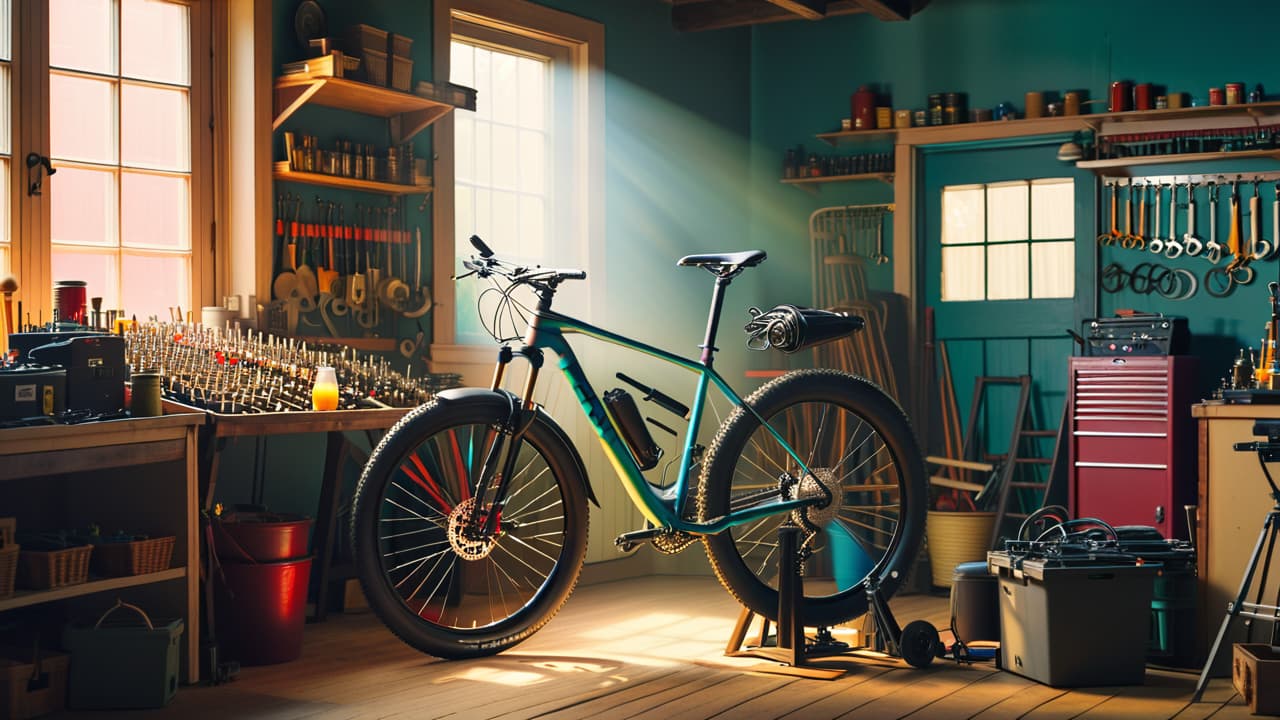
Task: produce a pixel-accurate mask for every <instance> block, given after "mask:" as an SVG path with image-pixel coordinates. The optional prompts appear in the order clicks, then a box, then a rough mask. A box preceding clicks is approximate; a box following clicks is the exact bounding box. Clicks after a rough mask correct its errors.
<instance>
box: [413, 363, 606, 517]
mask: <svg viewBox="0 0 1280 720" xmlns="http://www.w3.org/2000/svg"><path fill="white" fill-rule="evenodd" d="M485 401H488V402H492V403H493V404H494V406H495V407H499V408H502V409H504V410H505V409H509V408H512V407H519V406H520V398H519V397H517V396H516V395H515V393H512V392H508V391H506V390H490V389H488V388H479V387H463V388H450V389H448V390H441V391H440V392H438V393H436V402H438V403H440V404H441V405H446V406H447V405H450V404H452V403H457V402H485ZM535 412H537V413H538V415H539V416H540V417H541V418H542V419H543V420H544V421H545V422H546V424H547V426H548V427H550V428H551V429H552V431H553V432H554V433H555V434H556V437H557V439H559V440H560V441H562V442H563V443H564V445H565V447H567V448H569V455H570V456H571V457H572V458H573V462H574V463H575V464H576V465H577V466H578V474H579V476H581V477H582V489H583V490H585V491H586V493H587V499H588V500H590V501H591V503H592V504H593V505H595V506H596V507H600V501H599V500H597V499H596V494H595V492H594V491H593V490H592V489H591V478H590V477H589V476H588V475H587V465H586V463H584V462H582V456H581V455H580V454H579V453H578V448H577V447H576V446H575V445H574V444H573V442H572V441H571V440H570V439H569V435H568V433H566V432H565V431H564V428H562V427H560V425H559V423H557V422H556V421H555V420H553V419H552V418H551V416H550V415H548V414H547V413H546V412H545V411H544V410H543V409H542V408H538V409H537V410H536V411H535Z"/></svg>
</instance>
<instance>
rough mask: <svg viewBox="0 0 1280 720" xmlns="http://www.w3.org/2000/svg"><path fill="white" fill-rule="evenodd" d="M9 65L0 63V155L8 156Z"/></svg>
mask: <svg viewBox="0 0 1280 720" xmlns="http://www.w3.org/2000/svg"><path fill="white" fill-rule="evenodd" d="M10 127H12V126H11V125H10V124H9V64H8V63H0V155H8V154H9V152H10V150H9V136H10V134H11V133H10Z"/></svg>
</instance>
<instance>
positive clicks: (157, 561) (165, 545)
mask: <svg viewBox="0 0 1280 720" xmlns="http://www.w3.org/2000/svg"><path fill="white" fill-rule="evenodd" d="M176 540H177V538H176V537H174V536H172V535H170V536H168V537H158V538H151V539H149V540H135V541H133V542H115V543H99V544H98V545H96V546H94V550H93V557H92V562H91V563H90V569H92V570H93V574H94V575H101V576H102V577H125V576H128V575H145V574H147V573H154V572H160V571H162V570H168V569H169V563H170V561H171V560H172V559H173V544H174V542H175V541H176Z"/></svg>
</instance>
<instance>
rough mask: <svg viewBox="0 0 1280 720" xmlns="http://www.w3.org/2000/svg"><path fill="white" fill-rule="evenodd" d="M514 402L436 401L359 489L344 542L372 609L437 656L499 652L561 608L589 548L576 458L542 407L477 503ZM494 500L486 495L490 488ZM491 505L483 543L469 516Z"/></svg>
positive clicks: (403, 425) (376, 458)
mask: <svg viewBox="0 0 1280 720" xmlns="http://www.w3.org/2000/svg"><path fill="white" fill-rule="evenodd" d="M510 408H511V404H510V403H509V402H508V401H507V399H506V398H503V397H501V396H498V395H496V394H495V395H492V396H483V397H478V398H467V399H451V400H449V401H448V402H442V401H440V400H435V401H433V402H432V403H429V404H427V405H424V406H422V407H420V408H418V409H416V410H414V411H413V412H411V413H409V414H408V415H406V416H405V417H404V418H403V419H402V420H401V421H400V422H399V423H398V424H397V425H396V426H395V427H394V428H392V430H391V432H390V433H389V434H388V435H387V436H386V437H385V438H383V440H382V442H381V443H379V444H378V447H377V448H376V449H375V450H374V452H373V454H372V455H371V456H370V458H369V462H368V463H367V464H366V465H365V469H364V473H363V474H362V476H361V478H360V484H359V485H358V486H357V488H356V495H355V501H354V507H353V512H352V523H351V541H352V547H353V548H354V553H355V557H356V564H357V569H358V571H359V575H360V583H361V586H362V587H363V588H364V592H365V595H366V597H367V599H368V601H369V605H370V607H371V608H372V609H373V611H374V612H375V613H376V614H377V615H378V617H379V618H380V619H381V620H382V621H383V622H384V623H385V624H386V625H387V627H388V628H390V629H391V631H392V632H393V633H395V634H396V635H397V636H399V637H400V639H401V640H404V641H405V642H406V643H408V644H409V645H411V646H413V647H415V648H417V649H419V650H421V651H423V652H426V653H429V654H432V655H436V656H439V657H444V658H466V657H477V656H481V655H491V654H494V653H497V652H501V651H502V650H505V649H507V648H509V647H511V646H512V645H515V644H516V643H518V642H520V641H522V640H524V639H526V638H528V637H529V636H530V635H532V634H533V633H534V632H535V631H537V630H538V629H539V628H540V627H542V626H543V625H544V624H546V622H547V621H548V620H550V619H551V617H552V616H553V615H555V613H556V612H557V611H558V610H559V609H560V607H561V606H562V605H563V604H564V602H565V600H567V599H568V597H569V594H570V593H571V592H572V591H573V587H574V585H575V584H576V583H577V581H578V574H579V572H580V571H581V569H582V563H583V559H584V556H585V552H586V545H587V507H586V498H585V493H584V490H583V488H584V487H585V480H584V478H583V477H582V474H581V470H580V467H581V464H580V461H579V460H578V459H577V456H576V454H575V452H574V450H573V449H572V446H570V445H568V443H567V441H566V440H565V438H564V435H563V433H561V432H560V431H559V430H558V429H557V428H556V427H555V426H554V424H552V422H551V421H550V419H549V418H547V417H546V416H545V415H543V414H541V413H539V414H538V415H537V416H536V417H535V418H534V420H533V422H532V424H531V425H530V426H529V429H528V431H527V432H526V433H525V436H524V439H523V441H522V442H521V443H520V446H519V448H517V449H516V452H517V456H516V462H515V465H514V472H513V474H512V477H511V479H510V487H509V490H508V492H507V496H506V498H505V502H503V503H501V504H500V506H498V507H496V508H495V507H494V506H493V505H492V503H486V504H485V505H486V507H484V508H479V509H476V508H475V507H474V506H475V503H476V499H475V490H476V487H477V482H478V480H479V476H480V474H481V472H482V469H483V467H484V465H485V457H486V456H487V455H488V453H489V451H490V449H491V448H492V447H493V446H494V443H495V442H497V441H499V440H504V441H505V442H503V443H502V445H503V447H506V448H507V449H508V450H509V449H510V448H509V445H510V434H509V432H508V431H507V430H505V429H504V427H505V425H506V420H507V417H508V415H509V413H510ZM490 498H492V495H490ZM473 510H478V512H480V513H481V515H482V516H484V515H486V514H488V513H492V512H497V513H498V521H497V532H496V533H495V534H494V535H492V536H491V537H488V538H480V537H477V536H476V535H475V534H474V533H471V532H469V531H468V528H467V523H466V518H467V516H468V514H469V513H470V512H471V511H473Z"/></svg>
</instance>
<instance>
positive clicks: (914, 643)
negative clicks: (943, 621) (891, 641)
mask: <svg viewBox="0 0 1280 720" xmlns="http://www.w3.org/2000/svg"><path fill="white" fill-rule="evenodd" d="M940 647H942V640H941V638H939V637H938V629H937V628H935V627H934V626H933V625H931V624H930V623H929V622H927V621H925V620H913V621H911V622H909V623H907V626H906V627H904V628H902V639H901V640H900V641H899V642H898V648H899V649H900V650H901V651H902V659H903V660H906V661H907V664H908V665H910V666H911V667H916V668H927V667H929V666H930V665H931V664H933V659H934V658H935V657H937V656H938V649H939V648H940Z"/></svg>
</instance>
